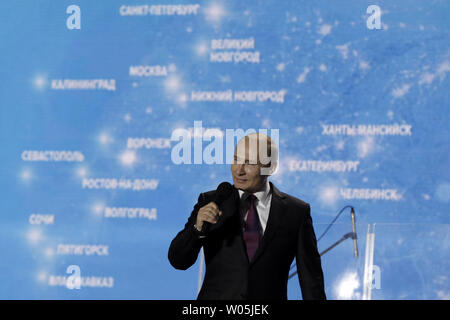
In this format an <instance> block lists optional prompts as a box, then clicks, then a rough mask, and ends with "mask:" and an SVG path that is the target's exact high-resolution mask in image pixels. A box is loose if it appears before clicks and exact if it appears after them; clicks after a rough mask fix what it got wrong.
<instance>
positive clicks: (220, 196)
mask: <svg viewBox="0 0 450 320" xmlns="http://www.w3.org/2000/svg"><path fill="white" fill-rule="evenodd" d="M232 192H233V186H232V185H231V184H230V183H228V182H222V183H221V184H219V186H218V187H217V190H216V197H215V199H214V200H213V202H214V203H215V204H216V205H217V206H218V207H220V206H221V205H222V203H223V202H224V201H225V200H226V199H228V198H229V197H230V196H231V193H232ZM210 227H211V223H209V222H207V221H203V226H202V232H203V233H206V232H208V230H209V228H210Z"/></svg>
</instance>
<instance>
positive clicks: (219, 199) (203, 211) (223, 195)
mask: <svg viewBox="0 0 450 320" xmlns="http://www.w3.org/2000/svg"><path fill="white" fill-rule="evenodd" d="M232 192H233V186H232V185H231V184H230V183H228V182H222V183H221V184H219V186H218V187H217V190H216V196H215V199H214V201H211V202H210V203H208V204H207V205H205V206H203V207H201V208H200V210H198V214H197V222H196V224H195V227H196V228H197V230H198V231H201V232H204V233H205V232H207V231H208V228H209V226H211V224H215V223H217V221H218V220H219V218H220V216H221V215H222V211H220V209H219V206H220V205H222V203H223V202H224V201H225V200H226V199H228V198H229V197H230V195H231V193H232Z"/></svg>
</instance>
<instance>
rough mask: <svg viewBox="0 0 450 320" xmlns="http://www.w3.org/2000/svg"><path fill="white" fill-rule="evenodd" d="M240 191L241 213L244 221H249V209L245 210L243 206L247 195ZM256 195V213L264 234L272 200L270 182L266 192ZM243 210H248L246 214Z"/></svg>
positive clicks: (266, 186) (265, 189)
mask: <svg viewBox="0 0 450 320" xmlns="http://www.w3.org/2000/svg"><path fill="white" fill-rule="evenodd" d="M238 191H239V197H240V199H241V206H240V208H241V212H240V213H241V215H243V216H244V219H245V220H247V214H248V209H245V206H244V205H243V204H244V201H245V199H244V197H243V195H244V194H245V192H244V191H242V190H240V189H239V190H238ZM254 195H255V197H256V203H255V207H256V211H257V212H258V217H259V222H260V223H261V227H262V232H263V233H264V231H265V230H266V225H267V220H268V219H269V212H270V203H271V200H272V192H271V190H270V185H269V180H267V183H266V185H265V187H264V190H262V191H258V192H255V193H254ZM247 206H248V205H247ZM243 210H246V212H245V213H244V212H243Z"/></svg>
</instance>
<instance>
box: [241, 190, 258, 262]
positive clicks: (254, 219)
mask: <svg viewBox="0 0 450 320" xmlns="http://www.w3.org/2000/svg"><path fill="white" fill-rule="evenodd" d="M255 200H256V196H255V195H253V194H250V195H249V196H248V198H247V201H249V202H250V208H249V209H248V213H247V220H246V221H245V225H244V241H245V244H246V246H247V255H248V260H249V261H252V259H253V256H254V255H255V252H256V249H258V245H259V237H260V224H259V217H258V212H257V211H256V207H255Z"/></svg>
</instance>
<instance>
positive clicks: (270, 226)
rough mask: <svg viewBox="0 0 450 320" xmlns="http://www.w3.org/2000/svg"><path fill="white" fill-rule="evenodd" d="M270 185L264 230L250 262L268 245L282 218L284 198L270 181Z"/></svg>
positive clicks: (256, 258) (253, 261)
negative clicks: (267, 213) (270, 197)
mask: <svg viewBox="0 0 450 320" xmlns="http://www.w3.org/2000/svg"><path fill="white" fill-rule="evenodd" d="M270 187H271V189H272V200H271V204H270V210H269V218H268V220H267V225H266V230H265V231H264V235H263V237H262V239H261V241H260V243H259V246H258V249H257V250H256V252H255V256H254V257H253V260H252V261H251V262H250V264H253V263H255V261H256V260H258V258H259V256H260V255H261V254H262V253H263V252H264V250H265V249H266V248H267V246H268V245H269V243H270V241H271V240H272V239H273V236H274V235H275V234H276V231H277V226H278V224H279V223H280V222H281V221H282V219H283V213H284V209H285V204H284V202H283V199H284V198H285V197H284V196H283V195H282V194H281V192H280V191H279V190H278V189H277V188H276V187H275V186H274V185H273V184H272V182H270Z"/></svg>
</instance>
